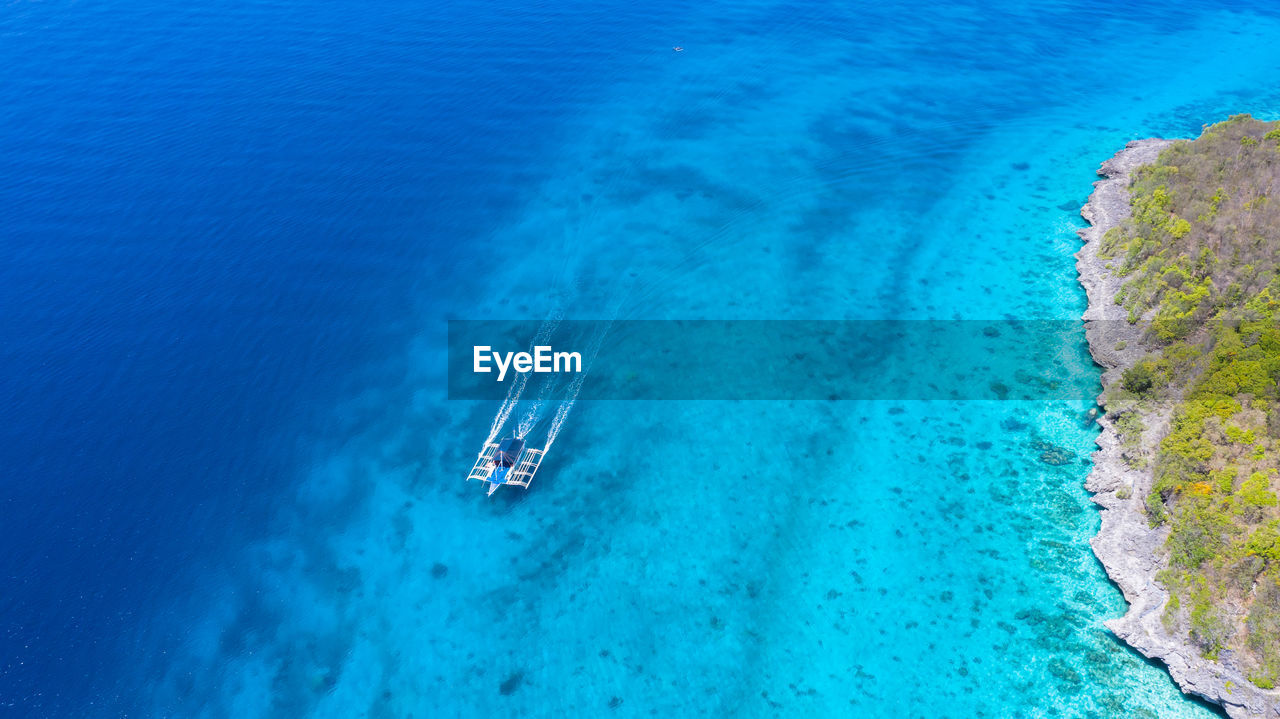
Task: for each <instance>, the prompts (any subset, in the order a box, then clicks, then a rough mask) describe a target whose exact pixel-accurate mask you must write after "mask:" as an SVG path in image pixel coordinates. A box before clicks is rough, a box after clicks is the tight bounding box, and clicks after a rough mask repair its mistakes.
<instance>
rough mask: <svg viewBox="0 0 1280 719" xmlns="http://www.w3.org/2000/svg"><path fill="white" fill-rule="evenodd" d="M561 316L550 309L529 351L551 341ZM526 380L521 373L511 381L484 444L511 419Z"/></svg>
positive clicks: (561, 313)
mask: <svg viewBox="0 0 1280 719" xmlns="http://www.w3.org/2000/svg"><path fill="white" fill-rule="evenodd" d="M563 317H564V313H563V312H562V311H561V310H560V309H559V308H556V309H555V310H552V311H551V314H549V315H548V316H547V319H545V320H543V321H542V325H541V326H540V327H538V333H537V334H536V335H534V337H533V340H532V341H531V342H530V343H529V351H530V352H532V351H533V348H534V347H536V346H538V345H545V344H547V343H548V342H550V341H551V335H553V334H555V331H556V329H557V328H558V327H560V320H561V319H562V318H563ZM528 382H529V375H528V374H525V373H521V374H518V375H517V376H516V379H515V381H514V382H512V383H511V388H510V389H508V390H507V397H506V399H504V400H502V406H500V407H498V413H497V414H495V415H494V417H493V422H492V423H491V424H490V425H489V437H488V438H487V439H485V441H484V443H485V444H489V443H490V442H492V441H493V440H495V439H497V437H498V435H499V434H500V433H501V432H502V428H503V427H504V426H505V425H506V424H507V420H508V419H511V413H512V412H513V411H515V408H516V405H517V404H519V403H520V395H521V394H523V393H524V387H525V385H526V384H527V383H528ZM521 436H524V435H521ZM482 451H483V450H482Z"/></svg>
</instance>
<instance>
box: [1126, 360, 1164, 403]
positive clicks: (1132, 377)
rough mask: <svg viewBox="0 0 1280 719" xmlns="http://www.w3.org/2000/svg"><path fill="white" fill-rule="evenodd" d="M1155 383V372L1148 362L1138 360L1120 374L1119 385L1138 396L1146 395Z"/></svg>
mask: <svg viewBox="0 0 1280 719" xmlns="http://www.w3.org/2000/svg"><path fill="white" fill-rule="evenodd" d="M1155 385H1156V372H1155V369H1154V368H1153V366H1152V364H1151V363H1150V362H1139V363H1137V364H1135V365H1134V366H1132V367H1130V368H1129V369H1127V370H1125V371H1124V373H1123V374H1122V375H1120V386H1121V387H1123V388H1124V390H1125V391H1126V392H1132V393H1133V394H1136V395H1138V396H1139V397H1143V396H1146V394H1147V393H1148V392H1150V391H1151V390H1152V389H1153V388H1154V387H1155Z"/></svg>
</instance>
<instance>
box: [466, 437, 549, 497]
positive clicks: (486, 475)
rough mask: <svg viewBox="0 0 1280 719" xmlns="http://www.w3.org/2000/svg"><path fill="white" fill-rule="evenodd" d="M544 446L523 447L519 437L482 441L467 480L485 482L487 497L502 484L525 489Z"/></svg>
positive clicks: (539, 459)
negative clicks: (541, 447)
mask: <svg viewBox="0 0 1280 719" xmlns="http://www.w3.org/2000/svg"><path fill="white" fill-rule="evenodd" d="M545 452H546V450H544V449H525V446H524V440H523V439H520V438H519V437H507V438H506V439H504V440H502V441H501V442H486V443H485V445H484V449H482V450H480V456H479V457H477V458H476V463H475V466H473V467H472V468H471V474H469V475H467V481H471V480H473V479H478V480H480V481H482V482H487V483H488V484H489V496H492V495H493V493H494V492H496V491H498V487H500V486H501V485H504V484H513V485H517V486H520V487H524V488H525V489H528V488H529V482H531V481H533V473H534V472H537V471H538V465H540V464H542V455H543V454H544V453H545Z"/></svg>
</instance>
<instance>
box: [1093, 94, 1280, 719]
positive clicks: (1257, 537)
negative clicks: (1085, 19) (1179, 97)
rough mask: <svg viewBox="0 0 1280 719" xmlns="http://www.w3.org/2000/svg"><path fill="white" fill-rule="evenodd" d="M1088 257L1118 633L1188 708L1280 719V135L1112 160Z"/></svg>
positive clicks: (1271, 126)
mask: <svg viewBox="0 0 1280 719" xmlns="http://www.w3.org/2000/svg"><path fill="white" fill-rule="evenodd" d="M1099 175H1102V176H1103V177H1104V178H1105V179H1103V180H1101V181H1099V182H1097V183H1095V185H1094V191H1093V194H1092V195H1091V196H1090V197H1089V201H1088V204H1086V205H1085V207H1084V209H1083V210H1082V212H1081V214H1082V215H1083V217H1084V218H1085V220H1087V221H1088V222H1089V223H1090V226H1089V227H1087V228H1085V229H1083V230H1081V231H1080V235H1081V238H1082V239H1083V240H1084V242H1085V244H1084V247H1083V248H1082V249H1081V250H1080V252H1079V253H1078V254H1077V255H1076V258H1077V269H1078V271H1079V273H1080V282H1081V284H1082V285H1083V286H1084V288H1085V290H1086V292H1087V294H1088V300H1089V303H1088V310H1087V311H1086V313H1085V315H1084V319H1085V323H1086V333H1087V337H1088V341H1089V347H1090V351H1091V353H1092V354H1093V356H1094V358H1095V360H1096V361H1097V362H1098V363H1099V364H1101V365H1102V366H1103V367H1104V369H1105V371H1104V374H1103V379H1102V384H1103V393H1102V395H1101V396H1100V398H1099V404H1100V405H1102V408H1103V410H1104V412H1103V413H1102V414H1101V416H1100V420H1099V421H1100V425H1101V428H1102V431H1101V434H1100V435H1099V438H1098V447H1099V449H1098V451H1097V452H1096V453H1095V454H1094V456H1093V469H1092V471H1091V473H1090V475H1089V478H1088V485H1087V486H1088V489H1089V490H1090V491H1091V492H1093V493H1094V501H1095V502H1097V503H1098V504H1099V505H1101V506H1102V508H1103V511H1102V525H1101V529H1100V531H1099V533H1098V535H1097V536H1096V537H1094V539H1093V540H1092V546H1093V549H1094V552H1095V554H1096V555H1097V556H1098V558H1099V560H1100V561H1101V562H1102V564H1103V565H1104V566H1105V568H1106V571H1107V573H1108V575H1109V576H1110V577H1111V578H1112V580H1113V581H1114V582H1115V583H1116V584H1117V585H1118V586H1119V587H1120V589H1121V591H1122V592H1123V593H1124V596H1125V598H1126V599H1127V600H1128V602H1129V610H1128V612H1127V613H1126V614H1125V615H1124V616H1123V617H1121V618H1118V619H1114V620H1111V621H1109V622H1108V623H1107V626H1108V628H1109V629H1110V630H1111V631H1112V632H1114V633H1115V635H1116V636H1117V637H1119V638H1120V639H1122V640H1123V641H1124V642H1126V643H1128V644H1129V645H1130V646H1132V647H1133V648H1135V649H1136V650H1137V651H1139V652H1141V653H1142V654H1143V655H1145V656H1147V657H1150V658H1152V659H1156V660H1159V661H1161V662H1163V663H1164V664H1165V665H1166V666H1167V667H1168V669H1169V671H1170V673H1171V675H1172V676H1173V678H1174V680H1175V681H1176V682H1177V683H1178V684H1179V686H1181V687H1182V689H1183V691H1185V692H1187V693H1188V694H1192V695H1196V696H1199V697H1202V698H1204V699H1206V700H1208V701H1211V702H1215V703H1217V704H1220V705H1222V707H1224V708H1225V710H1226V711H1227V713H1228V714H1229V715H1231V716H1233V717H1245V716H1249V717H1252V716H1269V717H1277V716H1280V690H1277V689H1276V687H1277V685H1278V684H1280V501H1278V499H1277V490H1280V391H1278V389H1277V379H1280V324H1278V323H1277V322H1278V320H1280V317H1278V316H1277V315H1278V313H1280V186H1278V182H1277V181H1278V180H1280V123H1269V122H1262V121H1259V120H1256V119H1254V118H1253V117H1251V116H1249V115H1238V116H1235V117H1232V118H1230V119H1229V120H1226V121H1225V122H1221V123H1219V124H1216V125H1212V126H1208V127H1205V128H1204V130H1203V132H1202V134H1201V135H1200V137H1198V138H1196V139H1194V140H1175V141H1168V140H1161V139H1152V140H1141V141H1136V142H1131V143H1129V145H1128V146H1127V147H1126V148H1124V149H1123V150H1122V151H1120V152H1119V153H1117V154H1116V155H1115V156H1114V157H1112V158H1111V159H1110V160H1108V161H1107V162H1105V163H1103V165H1102V167H1101V169H1100V170H1099Z"/></svg>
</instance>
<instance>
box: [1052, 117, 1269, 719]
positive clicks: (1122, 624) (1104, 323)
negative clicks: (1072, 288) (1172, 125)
mask: <svg viewBox="0 0 1280 719" xmlns="http://www.w3.org/2000/svg"><path fill="white" fill-rule="evenodd" d="M1171 144H1172V143H1171V142H1170V141H1167V140H1159V139H1150V140H1141V141H1136V142H1131V143H1129V144H1128V146H1127V147H1125V148H1124V149H1123V150H1121V151H1120V152H1118V153H1117V154H1116V155H1115V156H1114V157H1112V158H1111V159H1110V160H1108V161H1106V162H1104V163H1103V164H1102V167H1101V168H1100V170H1099V172H1098V174H1099V175H1102V176H1103V177H1104V178H1105V179H1103V180H1100V181H1098V182H1096V183H1094V191H1093V193H1092V194H1091V195H1090V197H1089V201H1088V203H1087V204H1086V205H1085V206H1084V208H1083V210H1082V211H1081V215H1082V216H1083V217H1084V218H1085V220H1087V221H1088V222H1089V223H1090V226H1089V227H1087V228H1085V229H1083V230H1081V231H1080V233H1079V234H1080V237H1081V239H1083V240H1084V243H1085V244H1084V247H1083V248H1082V249H1081V250H1080V251H1079V252H1078V253H1077V254H1076V259H1077V263H1076V268H1077V270H1078V271H1079V273H1080V282H1081V284H1082V285H1083V286H1084V288H1085V290H1086V292H1087V294H1088V299H1089V306H1088V310H1087V311H1086V312H1085V314H1084V320H1085V322H1086V333H1087V337H1088V340H1089V347H1090V351H1091V353H1092V354H1093V357H1094V359H1095V360H1096V361H1097V362H1098V363H1099V364H1100V365H1102V366H1103V367H1104V368H1105V372H1104V374H1103V378H1102V382H1103V387H1104V390H1103V397H1107V396H1108V392H1109V391H1111V390H1113V389H1114V388H1116V387H1117V386H1118V385H1119V383H1120V382H1121V380H1122V377H1123V375H1124V372H1125V370H1127V369H1130V368H1132V367H1134V366H1135V365H1136V364H1138V363H1139V362H1141V361H1143V358H1144V357H1146V356H1147V355H1148V352H1150V351H1151V350H1152V349H1153V348H1152V346H1151V344H1150V343H1149V341H1148V338H1147V337H1146V333H1145V331H1144V329H1143V325H1142V323H1131V322H1130V321H1129V319H1130V314H1129V313H1128V312H1127V311H1126V309H1125V308H1124V307H1123V306H1122V305H1121V304H1120V303H1118V302H1117V297H1118V296H1120V294H1121V291H1122V287H1123V286H1124V284H1125V281H1126V278H1125V277H1123V276H1120V274H1119V273H1117V272H1113V270H1112V267H1111V263H1110V262H1109V258H1108V257H1107V256H1106V254H1105V252H1104V251H1103V245H1104V241H1103V238H1104V236H1105V235H1106V234H1107V233H1108V232H1109V231H1110V230H1112V229H1113V228H1117V227H1119V226H1120V224H1121V223H1122V222H1124V221H1125V220H1126V219H1127V218H1129V216H1130V214H1131V212H1132V210H1131V207H1130V193H1129V184H1130V179H1131V175H1132V173H1133V172H1134V171H1135V170H1136V169H1137V168H1139V167H1141V166H1143V165H1147V164H1150V163H1152V162H1154V161H1155V160H1156V159H1157V157H1158V156H1159V155H1160V153H1161V151H1162V150H1164V149H1165V148H1167V147H1169V146H1170V145H1171ZM1100 255H1101V256H1100ZM1100 403H1104V400H1103V399H1102V398H1100ZM1107 409H1108V410H1109V411H1108V412H1107V413H1105V414H1104V415H1103V416H1102V417H1101V418H1100V420H1099V424H1100V425H1101V428H1102V432H1101V434H1100V436H1099V437H1098V440H1097V443H1098V447H1099V449H1098V450H1097V452H1095V453H1094V455H1093V471H1092V472H1091V473H1090V475H1089V478H1088V481H1087V488H1088V489H1089V491H1090V492H1093V493H1094V498H1093V501H1094V502H1096V503H1097V504H1099V505H1101V506H1102V507H1103V511H1102V527H1101V530H1100V531H1099V532H1098V534H1097V536H1095V537H1094V538H1093V539H1092V540H1091V542H1090V544H1091V545H1092V547H1093V551H1094V553H1095V554H1096V555H1097V557H1098V559H1099V560H1100V561H1101V562H1102V564H1103V566H1104V567H1105V568H1106V571H1107V574H1108V575H1109V576H1110V577H1111V579H1112V580H1113V581H1114V582H1115V583H1116V584H1117V585H1118V586H1119V587H1120V589H1121V591H1122V592H1123V593H1124V597H1125V599H1126V600H1127V601H1128V602H1129V611H1128V612H1127V613H1126V614H1125V615H1124V616H1123V617H1120V618H1118V619H1113V620H1110V621H1108V622H1107V627H1108V628H1109V629H1110V630H1111V631H1112V632H1114V633H1115V635H1116V636H1117V637H1119V638H1120V639H1122V640H1123V641H1124V642H1126V643H1127V644H1129V645H1130V646H1132V647H1133V648H1134V649H1136V650H1138V651H1139V652H1140V653H1142V654H1143V655H1144V656H1146V657H1149V658H1152V659H1158V660H1159V661H1161V662H1163V663H1164V664H1165V665H1166V666H1167V667H1168V669H1169V673H1170V674H1171V675H1172V676H1173V678H1174V680H1175V681H1176V682H1177V683H1178V685H1179V686H1180V687H1181V688H1182V690H1183V691H1184V692H1186V693H1188V694H1191V695H1195V696H1198V697H1201V698H1203V699H1206V700H1208V701H1211V702H1214V703H1217V704H1220V705H1222V706H1223V707H1224V708H1225V709H1226V711H1227V713H1228V714H1230V715H1231V716H1233V717H1256V716H1268V717H1278V716H1280V693H1278V692H1277V691H1274V690H1264V689H1261V688H1259V687H1257V686H1255V685H1254V684H1252V683H1251V682H1250V681H1249V679H1248V678H1247V677H1246V673H1245V671H1244V670H1243V668H1242V667H1241V666H1239V664H1238V662H1237V661H1236V657H1235V656H1234V654H1233V652H1231V651H1224V652H1222V653H1221V654H1220V655H1219V656H1218V657H1217V659H1216V660H1211V659H1208V658H1206V657H1205V656H1204V653H1203V650H1202V648H1201V647H1198V646H1196V645H1194V644H1193V643H1192V642H1191V641H1190V640H1189V638H1188V637H1187V636H1186V635H1185V633H1182V632H1178V633H1176V634H1175V633H1171V632H1170V631H1169V629H1168V627H1167V625H1166V622H1165V621H1162V618H1163V617H1165V616H1166V607H1167V605H1168V603H1169V601H1170V593H1169V591H1168V590H1167V589H1166V588H1165V587H1164V586H1162V585H1161V584H1160V583H1159V582H1157V574H1158V573H1159V572H1160V571H1161V570H1162V569H1165V568H1166V567H1167V566H1168V565H1169V558H1168V555H1169V552H1168V550H1167V549H1166V541H1167V539H1168V537H1169V533H1170V528H1169V526H1168V525H1156V526H1152V523H1151V522H1150V521H1149V518H1148V514H1147V511H1146V509H1145V507H1146V503H1145V502H1144V500H1145V499H1146V498H1147V497H1148V496H1149V495H1150V493H1151V492H1152V485H1153V482H1154V473H1153V471H1152V469H1151V467H1150V465H1146V466H1143V463H1142V462H1134V461H1132V459H1133V457H1132V456H1131V455H1134V454H1140V453H1143V452H1146V453H1147V454H1151V453H1154V451H1155V448H1156V447H1157V446H1158V445H1159V443H1160V442H1161V440H1162V439H1163V438H1164V437H1165V436H1166V435H1167V434H1168V432H1169V425H1170V419H1171V417H1172V416H1173V412H1174V409H1175V402H1174V401H1172V400H1171V399H1169V398H1165V399H1164V401H1151V402H1144V403H1141V404H1139V405H1135V406H1134V407H1133V408H1132V409H1131V410H1130V411H1136V412H1137V413H1138V414H1139V416H1140V421H1139V422H1136V423H1134V426H1137V427H1140V428H1141V429H1140V430H1138V432H1137V434H1138V436H1136V437H1132V438H1130V437H1126V438H1124V440H1123V441H1122V437H1121V432H1119V431H1118V429H1117V421H1118V416H1117V415H1116V414H1115V413H1114V412H1112V411H1110V410H1111V409H1112V408H1111V407H1109V406H1108V408H1107ZM1135 465H1137V467H1135ZM1175 606H1176V605H1175Z"/></svg>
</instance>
